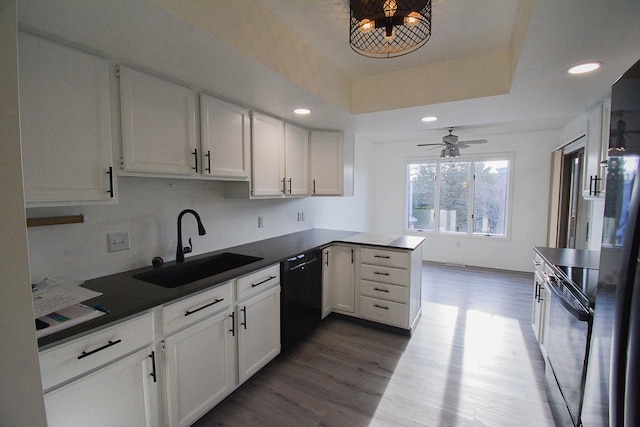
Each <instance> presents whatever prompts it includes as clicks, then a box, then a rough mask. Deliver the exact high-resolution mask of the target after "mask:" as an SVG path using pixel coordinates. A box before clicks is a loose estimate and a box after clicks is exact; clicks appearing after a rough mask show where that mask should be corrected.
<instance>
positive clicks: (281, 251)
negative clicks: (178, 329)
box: [38, 229, 424, 350]
mask: <svg viewBox="0 0 640 427" xmlns="http://www.w3.org/2000/svg"><path fill="white" fill-rule="evenodd" d="M355 234H357V232H353V231H341V230H325V229H310V230H304V231H300V232H296V233H291V234H286V235H283V236H278V237H272V238H269V239H265V240H259V241H256V242H251V243H246V244H242V245H238V246H233V247H230V248H225V249H222V250H218V251H214V252H209V253H206V254H201V255H197V256H192V257H189V258H187V260H186V262H188V261H193V260H197V259H201V258H206V257H209V256H213V255H217V254H220V253H224V252H232V253H237V254H242V255H249V256H254V257H258V258H262V259H261V260H260V261H257V262H254V263H251V264H248V265H245V266H243V267H239V268H235V269H233V270H229V271H226V272H224V273H221V274H217V275H214V276H210V277H208V278H206V279H202V280H198V281H196V282H192V283H189V284H186V285H183V286H180V287H178V288H173V289H169V288H163V287H161V286H157V285H153V284H151V283H147V282H144V281H142V280H137V279H134V278H133V277H132V276H133V275H135V274H140V273H144V272H147V271H151V270H152V269H153V268H152V267H151V266H149V267H143V268H139V269H135V270H130V271H125V272H122V273H116V274H112V275H109V276H104V277H99V278H95V279H91V280H87V281H86V282H85V283H84V284H83V285H82V286H83V287H86V288H88V289H92V290H95V291H98V292H102V294H103V295H101V296H99V297H96V298H92V299H90V300H87V301H85V302H84V303H85V304H86V305H89V306H93V305H96V304H98V305H100V306H102V307H104V308H106V309H108V310H109V311H110V312H109V313H108V314H105V315H104V316H101V317H98V318H96V319H92V320H89V321H87V322H84V323H82V324H80V325H77V326H73V327H71V328H68V329H65V330H62V331H59V332H56V333H53V334H51V335H47V336H44V337H42V338H39V339H38V346H39V348H40V350H44V349H47V348H49V347H52V346H54V345H57V344H60V343H63V342H65V341H69V340H72V339H75V338H79V337H81V336H82V335H85V334H88V333H91V332H94V331H95V330H97V329H102V328H105V327H108V326H110V325H111V324H113V323H115V322H119V321H122V320H124V319H126V318H128V317H132V316H135V315H138V314H141V313H143V312H145V311H146V310H149V309H152V308H154V307H157V306H160V305H163V304H167V303H169V302H172V301H176V300H179V299H182V298H185V297H187V296H189V295H192V294H195V293H198V292H201V291H203V290H206V289H209V288H213V287H215V286H217V285H221V284H223V283H226V282H228V281H229V280H232V279H235V278H237V277H240V276H244V275H246V274H249V273H252V272H254V271H257V270H260V269H262V268H265V267H268V266H270V265H273V264H277V263H280V262H281V261H283V260H285V259H287V258H289V257H291V256H293V255H296V254H298V253H301V252H305V251H309V250H312V249H316V248H318V249H319V248H323V247H326V246H329V245H331V244H332V243H338V242H345V243H348V242H346V239H347V238H348V237H349V236H353V235H355ZM423 240H424V239H422V238H420V239H419V240H416V239H402V238H400V239H397V241H394V242H391V244H388V245H376V244H366V243H357V245H361V246H377V247H386V248H396V249H404V250H415V249H416V248H418V247H419V246H420V244H422V241H423ZM349 244H356V243H349ZM174 264H175V262H173V261H172V262H168V263H165V266H170V265H174Z"/></svg>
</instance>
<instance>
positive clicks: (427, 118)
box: [420, 116, 438, 122]
mask: <svg viewBox="0 0 640 427" xmlns="http://www.w3.org/2000/svg"><path fill="white" fill-rule="evenodd" d="M420 120H422V121H423V122H435V121H436V120H438V118H437V117H436V116H427V117H423V118H421V119H420Z"/></svg>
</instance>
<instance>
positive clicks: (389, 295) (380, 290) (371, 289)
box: [360, 280, 409, 303]
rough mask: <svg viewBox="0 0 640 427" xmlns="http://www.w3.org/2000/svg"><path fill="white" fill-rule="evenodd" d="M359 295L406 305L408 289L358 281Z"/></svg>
mask: <svg viewBox="0 0 640 427" xmlns="http://www.w3.org/2000/svg"><path fill="white" fill-rule="evenodd" d="M360 294H362V295H366V296H369V297H373V298H379V299H383V300H387V301H395V302H400V303H407V302H408V300H409V289H408V288H407V287H406V286H397V285H388V284H386V283H378V282H370V281H368V280H362V281H360Z"/></svg>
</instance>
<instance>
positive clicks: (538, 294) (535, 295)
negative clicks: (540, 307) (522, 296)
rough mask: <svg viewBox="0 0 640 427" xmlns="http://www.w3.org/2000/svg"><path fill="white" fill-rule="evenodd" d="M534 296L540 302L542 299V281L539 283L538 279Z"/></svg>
mask: <svg viewBox="0 0 640 427" xmlns="http://www.w3.org/2000/svg"><path fill="white" fill-rule="evenodd" d="M533 298H534V299H535V300H537V301H538V302H539V301H540V283H538V281H537V280H536V287H535V291H534V293H533Z"/></svg>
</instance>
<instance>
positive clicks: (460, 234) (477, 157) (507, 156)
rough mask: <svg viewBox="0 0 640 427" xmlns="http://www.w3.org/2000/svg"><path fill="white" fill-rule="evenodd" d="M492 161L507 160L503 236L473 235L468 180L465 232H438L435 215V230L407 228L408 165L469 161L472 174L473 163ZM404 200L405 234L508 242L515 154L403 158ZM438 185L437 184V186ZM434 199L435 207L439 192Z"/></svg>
mask: <svg viewBox="0 0 640 427" xmlns="http://www.w3.org/2000/svg"><path fill="white" fill-rule="evenodd" d="M493 160H496V161H498V160H508V161H509V176H508V177H507V191H506V193H507V201H506V207H505V209H506V212H505V216H506V218H505V234H504V235H495V234H493V235H487V234H482V233H474V232H473V220H472V218H471V217H472V215H473V209H472V208H473V200H474V197H473V195H474V190H475V179H471V180H470V185H469V202H470V206H469V210H468V212H467V215H468V219H467V223H468V224H470V226H469V227H468V229H467V231H466V232H455V231H439V230H438V229H439V225H440V218H439V217H438V216H437V215H436V227H435V230H421V229H412V228H409V224H408V218H409V191H410V176H409V165H410V164H420V163H436V164H437V165H439V163H444V162H447V161H456V162H457V161H470V162H471V166H472V168H471V171H470V173H471V174H473V173H474V171H475V163H476V162H482V161H493ZM404 164H405V198H404V217H403V223H404V225H403V228H404V230H405V231H406V232H407V233H410V234H416V235H425V234H430V235H437V236H443V237H454V238H471V239H491V240H505V241H506V240H510V239H511V218H512V206H513V181H514V175H515V173H514V168H515V153H513V152H507V153H492V154H475V155H469V156H460V157H456V158H455V159H442V158H440V157H425V156H420V157H407V158H405V163H404ZM439 175H440V168H439V167H436V181H437V182H438V183H439V182H440V176H439ZM438 185H439V184H438ZM437 190H439V187H438V189H437ZM435 198H436V206H439V205H440V200H439V198H440V191H436V192H435Z"/></svg>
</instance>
